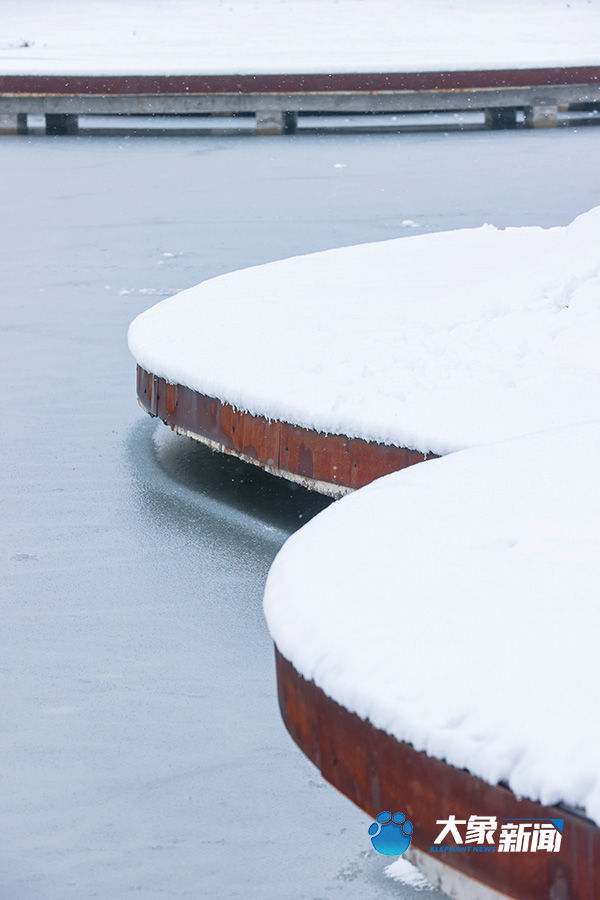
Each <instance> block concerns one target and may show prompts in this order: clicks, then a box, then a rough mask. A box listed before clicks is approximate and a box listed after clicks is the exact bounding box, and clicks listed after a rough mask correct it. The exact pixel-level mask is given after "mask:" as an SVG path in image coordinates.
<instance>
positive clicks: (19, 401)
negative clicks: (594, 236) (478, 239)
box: [0, 128, 600, 900]
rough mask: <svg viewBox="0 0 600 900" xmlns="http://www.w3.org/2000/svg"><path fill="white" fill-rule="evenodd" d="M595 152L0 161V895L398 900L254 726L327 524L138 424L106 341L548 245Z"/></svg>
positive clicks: (551, 141) (308, 505) (309, 501)
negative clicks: (384, 271)
mask: <svg viewBox="0 0 600 900" xmlns="http://www.w3.org/2000/svg"><path fill="white" fill-rule="evenodd" d="M599 152H600V130H597V129H591V128H588V129H582V130H581V131H576V130H568V131H567V130H564V131H563V130H561V131H553V132H527V133H524V132H505V133H500V132H496V133H486V132H480V133H472V134H453V135H450V136H445V135H444V134H435V135H423V134H421V135H391V134H389V135H368V136H365V135H353V136H350V135H330V136H326V137H325V136H297V137H295V138H291V139H286V138H279V139H270V138H247V137H240V138H227V139H218V138H211V137H208V138H172V139H161V138H135V139H134V138H131V139H123V138H97V137H96V138H85V137H82V138H45V139H39V138H15V137H7V138H3V139H1V140H0V160H1V165H2V171H3V173H5V177H4V178H3V180H2V185H1V186H0V203H1V208H2V211H3V222H4V229H3V240H2V243H1V245H0V266H1V268H0V271H1V272H2V309H3V314H2V324H1V330H0V335H1V344H0V359H1V360H2V363H3V372H4V377H3V387H4V390H3V404H4V410H3V439H2V442H1V443H0V453H1V454H2V460H1V466H0V473H1V478H2V498H3V499H2V504H3V513H4V515H3V517H2V540H1V546H2V554H3V565H2V574H1V576H0V577H1V581H0V584H1V590H2V595H1V601H0V612H1V615H2V626H3V643H4V648H3V657H2V662H1V664H0V669H1V675H2V693H3V698H4V715H3V720H2V730H1V732H0V740H1V758H2V775H3V786H2V796H3V802H2V804H1V805H0V827H1V832H2V835H3V840H2V849H1V851H0V873H1V874H0V895H2V896H6V897H8V898H10V900H71V898H72V900H81V898H92V897H98V898H102V900H104V898H111V900H112V898H121V897H126V896H129V895H130V894H134V895H137V896H141V897H144V898H152V900H153V898H163V897H180V898H183V897H190V898H197V897H203V896H206V897H214V898H225V897H227V898H252V900H254V898H255V900H271V898H272V900H288V898H289V900H296V898H310V900H318V898H328V900H329V898H335V897H340V898H341V897H344V900H346V898H348V900H365V898H369V900H371V898H373V900H379V898H386V897H395V898H400V900H404V898H409V897H412V895H413V891H412V889H410V888H407V887H402V886H401V885H398V884H396V883H393V882H390V881H388V880H387V879H386V878H385V877H384V874H383V868H384V864H385V861H384V859H383V858H382V857H376V854H375V853H374V852H373V851H371V850H370V849H369V841H368V835H367V827H368V825H369V821H370V820H369V818H368V817H367V816H366V815H364V814H363V813H362V812H360V811H359V810H357V809H356V808H355V807H353V806H352V804H350V802H349V801H347V800H346V799H345V798H343V797H342V796H340V795H338V794H337V793H336V791H335V790H334V789H333V788H330V787H328V786H327V785H326V784H325V783H324V782H323V780H322V779H321V778H320V777H319V775H318V773H317V772H316V770H315V769H314V768H313V767H312V766H311V765H310V764H309V763H308V762H307V761H306V760H305V759H304V758H303V757H302V755H301V754H300V752H299V751H297V750H296V749H295V747H294V745H293V743H292V742H291V740H290V738H289V737H288V736H287V734H286V732H285V730H284V728H283V725H282V724H281V721H280V718H279V712H278V709H277V704H276V696H275V679H274V666H273V655H272V647H271V642H270V639H269V636H268V633H267V629H266V625H265V623H264V621H263V617H262V611H261V598H262V591H263V586H264V580H265V577H266V573H267V570H268V568H269V565H270V563H271V561H272V559H273V557H274V556H275V553H276V552H277V550H278V549H279V547H280V546H281V544H282V543H283V540H284V539H285V537H286V536H287V535H288V534H289V533H291V531H293V530H294V529H295V528H296V527H298V526H299V525H301V524H302V522H303V521H306V519H307V518H308V517H310V516H311V515H312V514H314V513H315V512H316V511H317V510H318V509H320V508H322V507H323V505H324V504H325V503H326V501H324V500H323V499H321V498H315V497H312V496H310V495H308V494H306V493H304V492H303V491H302V490H300V489H294V488H293V487H291V486H290V485H288V484H286V483H283V482H279V481H276V480H274V479H271V478H270V477H269V476H265V475H262V474H261V473H260V472H258V471H257V470H255V469H254V468H247V467H245V466H244V465H243V464H241V463H238V462H236V461H234V460H228V459H221V458H219V457H213V456H211V454H210V453H209V452H207V451H205V450H204V449H203V448H201V447H198V446H196V445H194V444H192V443H191V442H187V441H185V440H183V439H178V438H175V437H174V436H171V435H170V433H169V432H168V431H167V429H165V428H164V427H162V426H160V425H157V424H154V423H153V422H152V421H151V420H150V419H149V418H147V417H146V416H144V415H143V414H142V413H141V411H140V410H139V409H138V407H137V405H136V402H135V383H134V364H133V361H132V359H131V358H130V356H129V354H128V351H127V346H126V339H125V336H126V329H127V326H128V324H129V322H130V321H131V319H132V318H133V317H134V316H135V315H136V314H137V313H139V312H140V311H142V310H143V309H144V308H146V307H147V306H149V305H150V304H151V303H152V302H155V301H156V300H158V299H160V298H162V297H164V296H167V295H168V294H171V293H174V292H175V291H177V290H181V289H183V288H185V287H188V286H191V285H193V284H196V283H197V282H199V281H200V280H202V279H204V278H208V277H211V276H214V275H218V274H220V273H222V272H226V271H229V270H231V269H235V268H241V267H242V266H249V265H253V264H257V263H262V262H267V261H270V260H274V259H279V258H282V257H286V256H290V255H293V254H296V253H308V252H311V251H314V250H322V249H326V248H330V247H335V246H341V245H344V244H351V243H360V242H363V241H374V240H382V239H385V238H392V237H396V236H399V235H401V234H403V233H407V234H415V233H418V232H419V230H421V231H436V230H440V229H447V228H455V227H460V226H476V225H481V224H483V223H484V222H493V223H494V224H496V225H509V224H510V225H529V224H540V225H555V224H566V223H567V222H568V221H570V220H571V219H572V218H573V217H574V216H575V215H577V214H578V213H581V212H583V211H584V210H586V209H589V208H590V207H591V206H594V205H598V204H599V203H600V179H599V177H598V172H597V164H596V160H597V159H598V155H599ZM407 220H412V221H413V222H415V223H416V225H417V227H416V228H414V227H410V228H409V227H406V226H403V224H402V223H403V222H405V221H407ZM420 896H423V895H420ZM427 896H431V897H432V898H433V897H435V896H436V895H435V894H434V893H431V894H428V895H427ZM437 896H439V895H437Z"/></svg>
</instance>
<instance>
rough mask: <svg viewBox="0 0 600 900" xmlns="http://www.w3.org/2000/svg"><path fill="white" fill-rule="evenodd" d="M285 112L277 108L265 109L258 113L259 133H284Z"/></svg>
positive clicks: (257, 129)
mask: <svg viewBox="0 0 600 900" xmlns="http://www.w3.org/2000/svg"><path fill="white" fill-rule="evenodd" d="M284 129H285V113H283V112H282V111H281V110H277V109H273V110H272V109H263V110H259V111H258V112H257V113H256V133H257V134H283V132H284Z"/></svg>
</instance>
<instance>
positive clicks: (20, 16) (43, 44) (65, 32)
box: [0, 0, 600, 74]
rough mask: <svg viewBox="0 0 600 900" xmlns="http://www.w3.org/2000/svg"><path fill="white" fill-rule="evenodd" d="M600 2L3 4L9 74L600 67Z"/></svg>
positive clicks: (0, 31) (2, 39) (3, 57)
mask: <svg viewBox="0 0 600 900" xmlns="http://www.w3.org/2000/svg"><path fill="white" fill-rule="evenodd" d="M599 32H600V3H598V0H571V2H570V3H566V2H563V0H486V2H485V3H479V4H477V3H473V2H471V0H454V2H450V0H422V2H420V3H418V4H416V3H411V2H410V0H337V2H336V0H228V2H221V0H202V2H199V0H170V2H169V3H164V2H159V0H150V2H149V0H127V2H125V3H123V2H122V0H88V2H86V3H77V2H75V0H57V2H54V3H48V2H46V0H28V2H27V3H23V2H19V0H3V2H2V17H1V23H0V71H1V72H3V73H17V74H22V73H46V74H52V73H56V74H81V73H83V74H93V73H99V74H111V73H116V74H119V73H123V74H125V73H130V72H136V73H158V74H178V73H183V74H190V73H195V72H202V73H223V72H237V73H244V72H250V73H252V72H256V73H259V72H316V71H322V72H336V71H351V72H359V71H375V72H380V71H396V70H399V71H412V70H440V69H479V68H494V67H496V68H505V67H514V66H517V67H519V66H521V67H522V66H547V65H550V66H552V65H581V64H598V62H599V61H600V54H599V51H598V39H597V36H598V33H599Z"/></svg>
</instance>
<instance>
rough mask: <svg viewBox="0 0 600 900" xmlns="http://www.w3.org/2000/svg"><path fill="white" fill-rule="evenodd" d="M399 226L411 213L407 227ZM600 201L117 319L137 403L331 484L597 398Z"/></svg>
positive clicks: (389, 248)
mask: <svg viewBox="0 0 600 900" xmlns="http://www.w3.org/2000/svg"><path fill="white" fill-rule="evenodd" d="M408 224H410V223H408ZM599 242H600V209H597V210H593V211H591V212H589V213H587V214H585V215H583V216H580V217H579V218H578V219H576V220H575V221H574V222H573V223H572V224H571V225H569V226H568V227H559V228H551V229H541V228H508V229H505V230H498V229H496V228H494V227H492V226H484V227H483V228H479V229H469V230H463V231H457V232H445V233H440V234H432V235H419V236H415V237H408V238H401V239H397V240H393V241H385V242H381V243H376V244H363V245H359V246H357V247H347V248H342V249H339V250H331V251H327V252H324V253H317V254H312V255H310V256H306V257H297V258H293V259H289V260H283V261H281V262H277V263H271V264H269V265H266V266H258V267H255V268H253V269H247V270H243V271H239V272H233V273H230V274H228V275H224V276H221V277H219V278H215V279H212V280H210V281H207V282H204V283H202V284H200V285H198V286H197V287H195V288H191V289H190V290H187V291H183V292H182V293H181V294H178V295H176V296H175V297H172V298H170V299H168V300H165V301H163V302H162V303H159V304H157V305H156V306H154V307H152V308H151V309H149V310H147V311H146V312H145V313H143V314H142V315H141V316H139V317H138V318H137V319H136V320H135V321H134V322H133V324H132V325H131V328H130V332H129V344H130V348H131V351H132V353H133V355H134V357H135V359H136V361H137V363H138V396H139V399H140V402H141V404H142V405H143V406H144V408H146V409H147V410H148V411H149V412H150V413H151V414H153V415H157V416H159V417H160V418H161V419H162V420H163V421H164V422H166V423H167V424H169V425H171V426H172V427H174V428H176V429H177V430H180V431H182V432H183V433H186V434H190V435H191V436H192V437H196V438H197V439H199V440H203V441H205V442H206V443H209V444H211V446H215V447H218V448H219V449H223V450H225V451H227V452H232V453H235V454H237V455H238V456H241V457H242V458H244V459H248V460H249V461H251V462H255V463H257V464H259V465H261V466H263V467H264V468H267V469H269V470H270V471H274V472H277V473H278V474H283V475H287V476H288V477H291V478H293V479H296V480H300V481H303V483H306V484H308V485H309V486H311V487H314V488H316V489H317V490H322V491H324V492H326V493H330V494H332V495H334V496H336V495H340V494H343V493H344V492H345V491H346V490H348V489H351V488H355V487H360V486H361V485H363V484H365V483H367V482H369V481H371V480H373V479H374V478H376V477H378V476H380V475H383V474H387V473H388V472H389V471H392V470H395V469H399V468H402V467H404V466H406V465H411V464H412V463H414V462H419V461H421V460H423V459H424V458H427V457H429V456H439V455H443V454H446V453H448V452H451V451H454V450H461V449H465V448H467V447H471V446H474V445H478V444H484V443H489V442H491V441H497V440H503V439H506V438H510V437H514V436H517V435H521V434H524V433H527V432H534V431H539V430H540V429H544V428H548V427H552V426H555V425H564V424H575V423H577V422H581V421H585V420H586V419H589V418H592V417H593V416H595V415H596V414H597V410H598V409H599V408H600V365H599V363H598V352H597V348H598V346H599V344H600V308H599V305H598V300H597V298H598V283H599V274H598V272H599V265H600V264H599V261H598V250H597V248H598V246H599Z"/></svg>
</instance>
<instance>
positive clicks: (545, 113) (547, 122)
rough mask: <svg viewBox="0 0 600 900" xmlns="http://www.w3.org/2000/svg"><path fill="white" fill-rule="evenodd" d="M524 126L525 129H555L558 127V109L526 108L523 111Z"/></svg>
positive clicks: (547, 106)
mask: <svg viewBox="0 0 600 900" xmlns="http://www.w3.org/2000/svg"><path fill="white" fill-rule="evenodd" d="M525 125H526V126H527V128H555V127H556V126H557V125H558V107H557V106H550V105H540V106H528V107H527V109H526V110H525Z"/></svg>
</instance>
